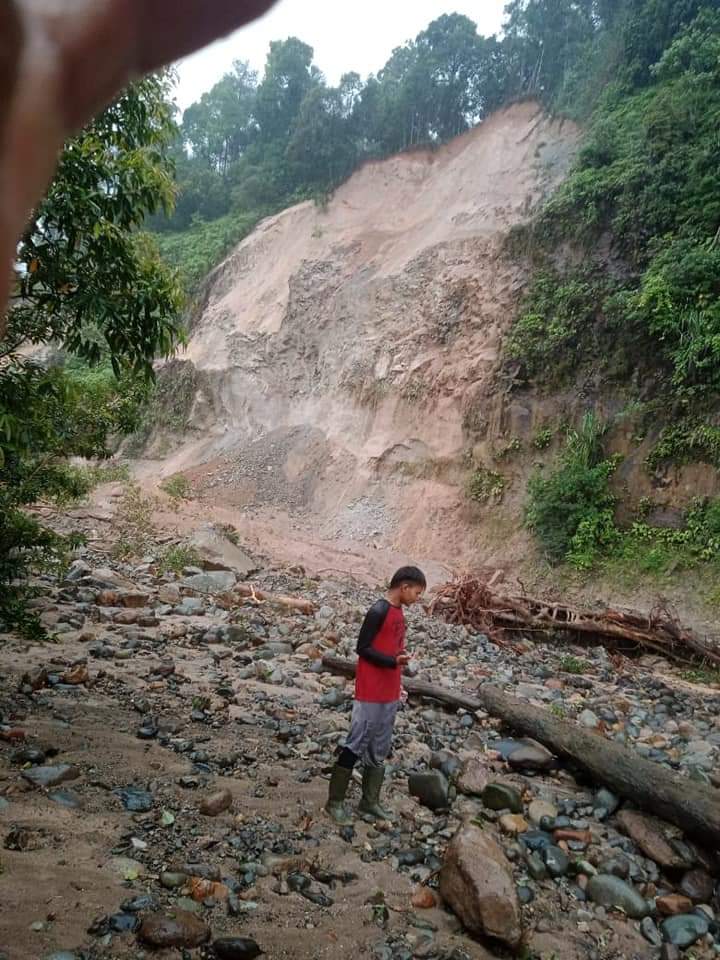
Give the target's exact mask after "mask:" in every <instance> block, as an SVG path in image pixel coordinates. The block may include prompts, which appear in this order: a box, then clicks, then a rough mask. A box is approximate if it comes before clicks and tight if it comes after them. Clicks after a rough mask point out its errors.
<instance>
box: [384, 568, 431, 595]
mask: <svg viewBox="0 0 720 960" xmlns="http://www.w3.org/2000/svg"><path fill="white" fill-rule="evenodd" d="M402 583H417V584H419V586H421V587H423V588H425V587H427V580H426V579H425V574H424V573H423V572H422V570H420V568H419V567H400V569H399V570H398V571H397V572H396V573H395V574H394V575H393V578H392V580H391V581H390V589H391V590H392V589H394V588H395V587H399V586H400V584H402Z"/></svg>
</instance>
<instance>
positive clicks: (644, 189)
mask: <svg viewBox="0 0 720 960" xmlns="http://www.w3.org/2000/svg"><path fill="white" fill-rule="evenodd" d="M613 6H614V8H615V19H613V18H611V19H610V20H608V22H607V25H606V26H605V27H604V28H603V30H602V31H601V33H600V35H599V36H598V37H597V41H596V43H594V44H593V47H592V52H591V55H590V56H588V57H587V58H586V60H585V61H584V62H582V61H578V63H577V64H576V66H574V67H573V68H572V69H571V70H570V72H569V75H568V84H569V85H570V86H569V87H568V85H567V84H565V85H564V89H563V87H562V86H561V88H559V89H558V93H557V96H556V98H555V106H556V107H558V108H559V109H564V108H566V107H567V106H568V105H569V100H568V95H567V91H568V89H569V88H571V89H577V83H578V81H581V86H582V85H585V87H586V88H587V89H591V88H592V86H596V87H597V89H599V90H601V91H602V92H601V95H600V96H599V97H596V98H595V100H594V101H593V99H592V98H590V99H588V98H587V97H586V96H585V95H582V96H580V97H579V98H578V100H577V101H576V107H577V112H581V113H582V111H583V110H584V111H586V112H587V117H586V124H587V133H586V136H585V139H584V142H583V146H582V149H581V151H580V154H579V157H578V160H577V163H576V164H575V167H574V169H573V171H572V172H571V175H570V176H569V177H568V179H567V180H566V181H565V183H564V184H563V185H562V186H561V187H560V189H559V190H558V191H557V192H556V194H555V195H554V196H553V198H552V199H551V200H550V201H549V202H548V203H547V204H546V205H545V206H544V208H543V209H542V210H541V211H540V212H539V214H538V215H537V216H536V218H535V219H534V221H533V222H532V223H531V224H530V225H529V226H528V227H524V228H521V229H519V230H516V231H514V233H513V235H512V236H511V237H510V239H509V249H510V250H512V252H514V253H515V254H524V255H526V256H528V258H529V259H530V261H531V263H532V264H533V266H534V277H533V280H532V282H531V283H530V285H529V287H528V289H527V291H526V295H525V299H524V302H523V304H522V305H521V310H520V314H519V317H518V319H517V321H516V323H515V325H514V328H513V330H512V331H511V334H510V336H509V337H508V339H507V342H506V355H507V358H508V360H510V361H513V362H514V363H517V362H518V361H519V363H520V367H521V374H520V375H521V376H524V377H525V380H526V382H528V383H532V384H534V385H536V386H546V387H548V388H555V387H558V386H560V385H567V384H570V383H572V382H574V381H576V380H579V379H580V378H582V377H583V376H584V375H585V374H586V373H588V372H592V379H593V382H594V383H596V384H599V383H602V384H603V386H604V389H605V390H606V391H607V392H613V391H614V392H616V393H619V394H621V395H622V396H624V398H625V400H626V402H629V403H633V402H636V404H637V406H638V409H639V410H644V416H642V417H640V420H641V422H642V429H641V430H639V431H638V432H639V433H640V434H641V438H642V437H643V436H646V435H647V436H650V437H651V439H653V440H654V445H653V448H652V451H651V453H650V456H649V457H648V460H647V467H648V469H649V470H656V469H658V468H661V467H663V466H664V465H666V464H672V463H674V464H684V463H691V462H693V461H696V462H697V461H699V462H705V463H708V464H711V465H714V466H716V467H717V466H720V426H718V424H719V423H720V421H719V420H718V413H719V411H720V402H719V401H720V171H719V168H718V165H717V156H718V147H719V146H720V4H718V3H717V2H690V0H687V2H674V3H670V2H664V0H646V2H639V0H619V2H617V3H615V4H614V5H613ZM609 57H610V60H608V58H609ZM610 62H612V70H611V71H608V69H607V68H608V64H609V63H610ZM603 75H605V78H606V79H607V80H608V81H609V82H607V83H605V84H602V83H599V84H597V85H595V84H594V78H596V77H597V78H601V77H602V76H603ZM588 82H589V86H588ZM611 473H612V470H611V462H610V461H608V460H604V459H603V458H602V455H601V454H597V455H596V456H595V457H593V458H590V459H587V458H586V459H585V460H583V459H582V458H578V457H577V456H576V455H575V452H574V448H573V445H572V443H570V444H569V445H568V449H567V451H566V453H565V454H564V455H563V456H562V457H561V460H560V462H559V464H557V465H556V466H555V468H554V469H553V470H552V472H551V473H550V475H549V476H547V477H546V476H542V475H538V476H536V477H535V478H534V479H533V480H532V481H531V483H530V486H529V501H528V522H529V523H530V525H531V526H532V528H533V529H534V530H535V532H536V534H537V536H538V539H539V542H540V544H541V546H542V548H543V550H544V552H545V554H546V556H547V557H548V558H549V559H550V560H551V561H553V562H559V561H563V560H564V561H567V562H569V563H571V564H573V565H574V566H576V567H579V568H583V569H587V568H589V567H591V566H593V565H594V564H596V563H601V564H604V565H605V566H615V567H618V568H619V567H623V566H625V567H633V568H634V569H635V570H636V572H645V573H649V574H654V575H661V574H663V573H666V572H667V571H668V570H670V569H677V568H678V567H682V566H692V565H696V564H699V563H706V562H710V561H712V562H716V561H717V560H718V558H720V541H719V540H718V528H717V519H718V516H720V505H719V504H718V503H717V502H716V501H706V502H700V501H697V502H695V503H693V504H691V505H690V506H689V507H688V509H687V511H686V516H685V521H684V524H683V525H682V526H681V528H680V529H677V530H676V529H664V528H658V527H653V526H650V525H648V524H647V523H646V522H645V521H644V519H643V518H642V517H640V518H638V519H637V520H636V522H634V523H631V524H630V525H629V526H627V527H625V528H623V529H620V528H619V527H618V525H617V524H616V520H615V499H614V497H613V496H612V494H611V492H610V484H611Z"/></svg>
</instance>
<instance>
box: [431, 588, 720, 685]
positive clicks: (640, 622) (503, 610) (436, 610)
mask: <svg viewBox="0 0 720 960" xmlns="http://www.w3.org/2000/svg"><path fill="white" fill-rule="evenodd" d="M492 585H493V581H492V580H489V581H485V580H483V579H482V578H481V577H472V576H470V577H464V578H463V579H461V580H456V581H454V582H453V583H448V584H446V585H445V586H444V587H441V588H440V589H439V590H438V591H437V594H436V596H435V597H434V598H433V600H432V602H431V603H430V605H429V607H428V612H429V613H432V614H437V615H438V616H441V617H442V618H443V619H444V620H447V621H448V622H449V623H458V624H464V625H465V626H468V627H471V628H472V629H474V630H476V631H478V632H480V633H486V634H487V635H488V636H489V637H490V638H491V639H492V640H493V641H494V642H495V643H498V644H501V645H503V644H504V637H505V636H507V635H508V634H510V635H517V634H522V633H544V634H547V635H553V634H558V633H561V632H562V633H569V634H572V635H573V636H574V637H575V638H576V639H577V640H581V639H583V638H585V639H592V640H593V641H595V642H598V643H604V644H605V645H607V646H615V647H618V646H619V647H622V646H627V645H629V646H631V647H632V648H633V649H647V650H652V651H654V652H655V653H658V654H660V655H662V656H665V657H667V658H669V659H670V660H674V661H675V662H678V663H685V664H687V663H688V662H690V661H701V662H703V663H706V664H711V665H712V666H714V667H718V668H720V647H718V645H717V644H715V643H711V642H709V641H707V640H704V639H702V638H701V637H699V636H697V635H696V634H695V633H693V632H692V631H691V630H688V629H687V628H685V627H683V626H682V625H681V624H680V623H679V622H678V620H677V618H676V617H675V616H674V615H673V614H672V613H671V612H670V611H669V610H668V609H667V608H666V607H664V606H658V607H657V608H656V609H655V610H653V611H651V612H650V614H648V615H647V616H645V615H643V614H641V613H635V612H621V611H618V610H612V609H607V610H602V611H595V612H590V611H584V610H576V609H573V608H572V607H568V606H566V605H565V604H562V603H556V602H554V601H547V600H538V599H537V598H534V597H530V596H524V595H523V596H509V595H507V596H506V595H502V594H499V593H496V592H495V591H494V590H493V589H492Z"/></svg>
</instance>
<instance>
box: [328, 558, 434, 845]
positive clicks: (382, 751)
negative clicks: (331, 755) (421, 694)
mask: <svg viewBox="0 0 720 960" xmlns="http://www.w3.org/2000/svg"><path fill="white" fill-rule="evenodd" d="M426 585H427V584H426V581H425V575H424V573H423V572H422V570H418V568H417V567H401V568H400V570H398V571H397V573H396V574H395V576H394V577H393V578H392V580H391V581H390V589H389V590H388V592H387V593H386V594H385V598H384V599H382V600H378V601H377V602H376V603H374V604H373V606H372V607H370V609H369V610H368V612H367V614H366V616H365V620H364V621H363V625H362V627H361V628H360V636H359V637H358V642H357V653H358V658H359V659H358V664H357V673H356V675H355V703H354V705H353V712H352V721H351V724H350V733H349V734H348V738H347V740H346V741H345V746H344V747H343V749H342V752H341V753H340V756H339V757H338V761H337V763H336V764H335V766H334V767H333V771H332V775H331V777H330V789H329V791H328V800H327V804H326V806H325V809H326V811H327V812H328V814H329V815H330V816H331V817H332V819H333V820H334V821H335V822H336V823H338V824H340V825H342V826H345V825H347V824H349V823H352V817H351V816H350V814H349V813H348V812H347V810H346V809H345V805H344V804H345V795H346V793H347V789H348V785H349V783H350V778H351V777H352V772H353V767H354V766H355V764H356V763H357V761H358V760H359V759H361V758H362V761H363V778H362V799H361V801H360V804H359V807H358V809H359V810H360V812H361V813H363V814H368V815H370V816H371V817H374V818H375V819H376V820H389V819H390V817H391V814H390V813H388V811H387V810H383V808H382V807H381V806H380V790H381V789H382V783H383V779H384V777H385V766H384V760H385V757H386V756H387V755H388V753H389V752H390V743H391V740H392V732H393V726H394V725H395V715H396V713H397V708H398V703H399V702H400V685H401V675H402V669H403V667H404V666H405V664H406V663H408V662H409V660H410V658H409V657H408V656H407V655H406V654H405V616H404V614H403V609H402V608H403V607H409V606H410V605H411V604H413V603H417V601H418V600H419V599H420V597H421V596H422V594H423V591H424V590H425V587H426Z"/></svg>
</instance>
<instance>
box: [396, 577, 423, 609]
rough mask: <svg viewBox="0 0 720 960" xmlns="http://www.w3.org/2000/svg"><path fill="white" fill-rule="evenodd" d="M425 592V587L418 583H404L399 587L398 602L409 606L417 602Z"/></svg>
mask: <svg viewBox="0 0 720 960" xmlns="http://www.w3.org/2000/svg"><path fill="white" fill-rule="evenodd" d="M424 592H425V588H424V587H422V586H421V585H420V584H419V583H404V584H403V585H402V586H401V587H400V603H401V604H402V605H403V606H405V607H411V606H412V605H413V603H417V602H418V600H419V599H420V597H421V596H422V595H423V593H424Z"/></svg>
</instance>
